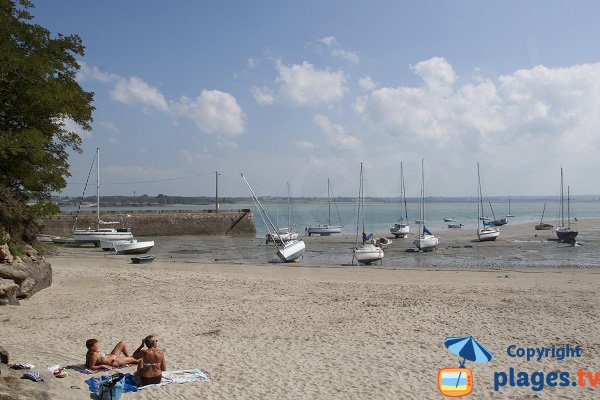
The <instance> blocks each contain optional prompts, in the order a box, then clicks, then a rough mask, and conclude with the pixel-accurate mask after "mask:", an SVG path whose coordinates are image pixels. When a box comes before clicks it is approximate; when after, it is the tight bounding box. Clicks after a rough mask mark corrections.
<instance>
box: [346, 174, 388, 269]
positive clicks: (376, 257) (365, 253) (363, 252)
mask: <svg viewBox="0 0 600 400" xmlns="http://www.w3.org/2000/svg"><path fill="white" fill-rule="evenodd" d="M364 190H365V185H364V175H363V164H362V163H360V179H359V186H358V211H357V218H356V238H355V242H354V251H353V253H352V264H354V259H356V261H357V262H358V263H359V264H365V265H370V264H371V263H373V262H377V261H381V260H383V255H384V254H383V250H382V249H381V248H380V247H377V246H375V244H374V240H373V234H372V233H370V234H368V235H367V233H366V232H365V193H364ZM361 222H362V236H361V238H362V244H361V245H359V244H358V235H359V226H360V224H361Z"/></svg>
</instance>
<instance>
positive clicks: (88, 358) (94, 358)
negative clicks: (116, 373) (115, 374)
mask: <svg viewBox="0 0 600 400" xmlns="http://www.w3.org/2000/svg"><path fill="white" fill-rule="evenodd" d="M85 346H86V347H87V348H88V351H87V354H86V355H85V367H86V368H87V369H90V370H92V371H100V370H103V369H111V368H114V367H119V366H121V365H128V364H136V363H137V362H138V360H139V354H140V352H139V350H141V347H140V349H138V350H136V352H135V353H133V356H130V355H129V350H128V349H127V343H125V342H124V341H122V340H121V341H120V342H119V343H117V345H116V346H115V348H114V349H113V350H112V351H111V352H110V353H109V354H105V353H101V352H100V345H99V342H98V339H88V340H87V341H86V342H85ZM121 354H123V356H124V357H122V356H121Z"/></svg>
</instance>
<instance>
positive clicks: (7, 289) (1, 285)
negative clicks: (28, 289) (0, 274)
mask: <svg viewBox="0 0 600 400" xmlns="http://www.w3.org/2000/svg"><path fill="white" fill-rule="evenodd" d="M19 289H20V288H19V285H17V284H16V283H15V282H14V281H12V280H10V279H2V278H0V306H6V305H11V306H17V305H19V300H17V294H18V293H19Z"/></svg>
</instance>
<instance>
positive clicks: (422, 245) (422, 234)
mask: <svg viewBox="0 0 600 400" xmlns="http://www.w3.org/2000/svg"><path fill="white" fill-rule="evenodd" d="M439 243H440V240H439V239H438V237H437V236H435V235H434V234H432V233H431V232H430V231H429V229H427V227H426V226H425V167H424V160H423V159H421V205H420V207H419V236H418V237H417V238H416V239H415V240H414V245H415V246H416V247H417V249H419V250H420V251H432V250H435V249H437V247H438V245H439Z"/></svg>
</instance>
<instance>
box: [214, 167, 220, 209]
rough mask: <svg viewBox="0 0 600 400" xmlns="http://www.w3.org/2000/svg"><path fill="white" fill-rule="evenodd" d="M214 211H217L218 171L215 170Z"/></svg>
mask: <svg viewBox="0 0 600 400" xmlns="http://www.w3.org/2000/svg"><path fill="white" fill-rule="evenodd" d="M215 212H219V172H218V171H215Z"/></svg>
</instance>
